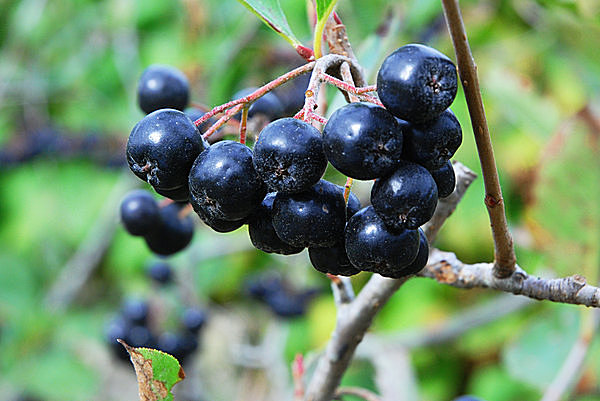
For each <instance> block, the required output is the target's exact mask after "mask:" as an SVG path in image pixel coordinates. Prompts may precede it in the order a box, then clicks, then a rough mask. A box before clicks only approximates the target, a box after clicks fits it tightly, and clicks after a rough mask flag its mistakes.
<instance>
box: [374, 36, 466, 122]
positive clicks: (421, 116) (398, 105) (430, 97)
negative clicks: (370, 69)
mask: <svg viewBox="0 0 600 401" xmlns="http://www.w3.org/2000/svg"><path fill="white" fill-rule="evenodd" d="M456 89H457V74H456V66H455V65H454V63H453V62H452V61H451V60H450V59H449V58H448V57H446V56H445V55H444V54H442V53H440V52H439V51H437V50H435V49H432V48H431V47H428V46H424V45H419V44H410V45H406V46H402V47H401V48H399V49H397V50H396V51H394V52H393V53H392V54H390V55H389V56H388V57H387V58H386V59H385V60H384V61H383V64H382V65H381V67H380V69H379V72H378V74H377V94H378V95H379V99H380V100H381V102H382V103H383V104H384V106H385V107H386V109H388V110H389V111H390V112H391V113H392V114H394V115H395V116H397V117H399V118H402V119H404V120H407V121H410V122H420V121H427V120H432V119H434V118H436V117H437V116H438V115H439V114H440V113H441V112H442V111H444V110H446V109H447V108H448V107H449V106H450V105H451V104H452V102H453V101H454V98H455V97H456Z"/></svg>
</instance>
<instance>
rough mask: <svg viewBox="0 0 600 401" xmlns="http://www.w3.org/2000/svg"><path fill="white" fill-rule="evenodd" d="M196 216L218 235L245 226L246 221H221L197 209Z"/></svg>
mask: <svg viewBox="0 0 600 401" xmlns="http://www.w3.org/2000/svg"><path fill="white" fill-rule="evenodd" d="M196 214H197V215H198V217H200V220H202V222H203V223H204V224H206V225H207V226H208V227H210V228H211V229H212V230H213V231H216V232H218V233H229V232H232V231H235V230H237V229H238V228H240V227H241V226H243V225H244V224H246V219H241V220H223V219H220V218H218V217H215V216H214V215H209V214H207V213H206V212H205V211H204V209H197V210H196Z"/></svg>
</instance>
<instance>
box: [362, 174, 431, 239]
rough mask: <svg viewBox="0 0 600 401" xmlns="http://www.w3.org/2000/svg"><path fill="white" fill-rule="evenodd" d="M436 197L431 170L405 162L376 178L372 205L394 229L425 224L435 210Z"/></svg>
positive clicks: (411, 227)
mask: <svg viewBox="0 0 600 401" xmlns="http://www.w3.org/2000/svg"><path fill="white" fill-rule="evenodd" d="M437 199H438V192H437V186H436V185H435V181H434V180H433V177H432V176H431V174H429V171H427V170H426V169H425V168H424V167H422V166H420V165H418V164H415V163H410V162H402V163H401V164H400V166H399V167H398V169H397V170H396V171H394V173H393V174H392V175H390V176H388V177H385V178H379V179H377V180H376V181H375V184H374V185H373V188H372V190H371V203H372V204H373V208H374V209H375V211H376V212H377V214H378V215H379V216H380V217H381V219H382V220H383V221H384V222H385V224H386V225H387V226H388V227H390V229H394V230H400V229H403V228H409V229H416V228H418V227H419V226H420V225H422V224H425V223H426V222H427V221H429V219H430V218H431V216H433V212H435V208H436V206H437Z"/></svg>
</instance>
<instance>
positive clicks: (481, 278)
mask: <svg viewBox="0 0 600 401" xmlns="http://www.w3.org/2000/svg"><path fill="white" fill-rule="evenodd" d="M493 266H494V264H493V263H476V264H472V265H471V264H466V263H463V262H461V261H460V260H459V259H458V258H457V257H456V255H455V254H454V253H452V252H443V251H440V250H438V249H433V250H432V252H431V253H430V254H429V261H428V262H427V266H425V269H423V270H422V271H421V272H420V273H419V276H422V277H428V278H432V279H434V280H436V281H438V282H440V283H442V284H448V285H451V286H453V287H456V288H491V289H495V290H499V291H504V292H509V293H512V294H515V295H524V296H526V297H529V298H533V299H537V300H548V301H552V302H560V303H565V304H575V305H585V306H591V307H595V308H598V307H600V288H598V287H595V286H593V285H589V284H587V282H586V279H585V277H583V276H580V275H578V274H576V275H574V276H569V277H564V278H554V279H544V278H540V277H534V276H530V275H529V274H527V273H526V272H525V271H524V270H523V269H521V268H520V267H519V266H518V265H517V266H515V272H514V273H513V274H512V275H511V276H510V277H508V278H504V279H503V278H499V277H498V276H496V275H495V274H494V273H493V270H494V268H493Z"/></svg>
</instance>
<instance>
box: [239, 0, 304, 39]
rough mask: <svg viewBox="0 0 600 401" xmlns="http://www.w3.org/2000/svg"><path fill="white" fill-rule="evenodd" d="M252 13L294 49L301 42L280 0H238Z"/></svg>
mask: <svg viewBox="0 0 600 401" xmlns="http://www.w3.org/2000/svg"><path fill="white" fill-rule="evenodd" d="M238 1H239V2H240V3H242V4H243V5H244V6H246V7H247V8H248V9H249V10H250V11H252V12H253V13H254V14H256V15H257V16H258V17H259V18H260V19H261V20H262V21H263V22H264V23H265V24H267V25H268V26H269V27H270V28H271V29H273V30H274V31H275V32H277V33H278V34H279V35H281V36H282V37H283V38H284V39H285V40H287V41H288V42H290V44H291V45H292V46H294V48H295V47H296V46H298V45H300V41H299V40H298V39H296V36H295V35H294V33H293V32H292V29H291V28H290V26H289V25H288V22H287V18H286V17H285V14H284V12H283V9H282V8H281V4H279V0H238Z"/></svg>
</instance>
